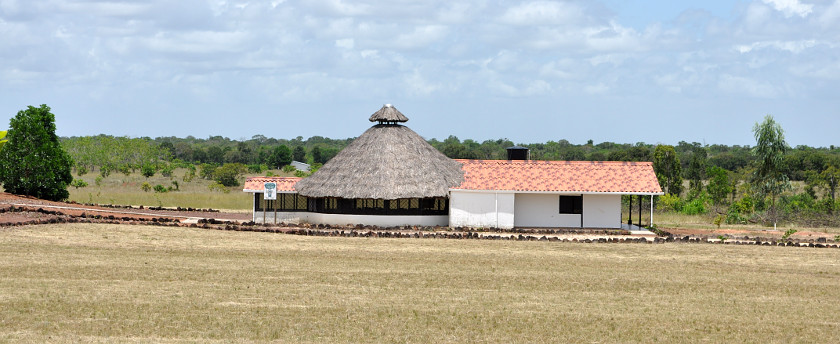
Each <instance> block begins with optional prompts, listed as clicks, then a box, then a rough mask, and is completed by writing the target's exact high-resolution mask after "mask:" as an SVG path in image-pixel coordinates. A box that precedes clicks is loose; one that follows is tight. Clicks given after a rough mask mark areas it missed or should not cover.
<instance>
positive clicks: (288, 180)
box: [242, 177, 303, 192]
mask: <svg viewBox="0 0 840 344" xmlns="http://www.w3.org/2000/svg"><path fill="white" fill-rule="evenodd" d="M301 179H303V178H298V177H251V178H248V179H247V180H245V187H244V188H243V190H242V191H245V192H262V191H263V190H265V187H264V186H263V185H264V184H265V183H277V192H295V184H297V182H298V181H299V180H301Z"/></svg>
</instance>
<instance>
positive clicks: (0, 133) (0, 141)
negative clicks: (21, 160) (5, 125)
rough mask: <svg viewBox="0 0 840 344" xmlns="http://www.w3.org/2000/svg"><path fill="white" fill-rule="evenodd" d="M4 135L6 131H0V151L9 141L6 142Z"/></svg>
mask: <svg viewBox="0 0 840 344" xmlns="http://www.w3.org/2000/svg"><path fill="white" fill-rule="evenodd" d="M6 133H7V131H0V149H3V145H4V144H6V142H8V141H9V140H6V139H5V138H6Z"/></svg>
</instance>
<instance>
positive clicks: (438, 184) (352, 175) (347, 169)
mask: <svg viewBox="0 0 840 344" xmlns="http://www.w3.org/2000/svg"><path fill="white" fill-rule="evenodd" d="M395 110H396V109H395ZM397 113H399V112H397ZM463 180H464V172H463V171H462V170H461V164H460V163H458V162H457V161H455V160H452V159H449V158H447V157H446V156H445V155H443V153H441V152H439V151H438V150H437V149H435V148H434V147H432V145H430V144H429V143H428V142H426V140H424V139H423V138H422V137H420V135H417V133H415V132H414V131H412V130H411V129H409V128H408V127H405V126H402V125H397V124H377V125H374V126H373V127H371V128H370V129H368V130H367V131H365V132H364V134H362V135H361V136H359V137H358V138H356V140H354V141H353V142H352V143H350V145H348V146H347V147H346V148H344V149H343V150H342V151H341V152H339V153H338V155H336V156H335V157H333V158H332V159H330V161H328V162H327V163H326V164H324V166H323V167H321V168H320V169H319V170H318V171H317V172H315V173H314V174H312V176H310V177H308V178H304V179H303V180H301V181H299V182H298V183H297V184H296V185H295V189H296V190H297V191H298V193H300V194H301V195H303V196H307V197H340V198H351V199H353V198H372V199H399V198H426V197H448V195H449V188H451V187H456V186H458V185H460V184H461V182H462V181H463Z"/></svg>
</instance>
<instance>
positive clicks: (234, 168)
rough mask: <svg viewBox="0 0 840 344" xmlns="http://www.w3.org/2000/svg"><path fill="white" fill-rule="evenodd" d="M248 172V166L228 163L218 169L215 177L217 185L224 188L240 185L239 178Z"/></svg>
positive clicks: (214, 174)
mask: <svg viewBox="0 0 840 344" xmlns="http://www.w3.org/2000/svg"><path fill="white" fill-rule="evenodd" d="M246 172H248V166H245V165H244V164H240V163H228V164H224V165H222V166H221V167H219V168H217V169H216V171H215V172H214V173H213V177H214V179H215V180H216V182H217V183H219V184H222V185H224V186H237V185H239V177H241V176H242V175H243V174H245V173H246Z"/></svg>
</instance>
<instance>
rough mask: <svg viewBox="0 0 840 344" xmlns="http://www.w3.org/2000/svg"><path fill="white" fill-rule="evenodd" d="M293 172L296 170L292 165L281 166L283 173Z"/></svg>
mask: <svg viewBox="0 0 840 344" xmlns="http://www.w3.org/2000/svg"><path fill="white" fill-rule="evenodd" d="M294 171H297V169H296V168H295V167H294V166H292V165H286V166H283V172H286V173H290V172H294Z"/></svg>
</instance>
